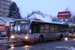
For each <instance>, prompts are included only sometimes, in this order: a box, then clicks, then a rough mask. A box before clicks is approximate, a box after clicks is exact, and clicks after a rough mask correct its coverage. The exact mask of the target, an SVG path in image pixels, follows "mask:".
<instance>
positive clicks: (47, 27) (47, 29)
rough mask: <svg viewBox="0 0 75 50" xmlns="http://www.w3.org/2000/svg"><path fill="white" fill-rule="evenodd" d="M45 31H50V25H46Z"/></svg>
mask: <svg viewBox="0 0 75 50" xmlns="http://www.w3.org/2000/svg"><path fill="white" fill-rule="evenodd" d="M45 33H49V25H45Z"/></svg>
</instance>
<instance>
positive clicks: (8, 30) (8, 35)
mask: <svg viewBox="0 0 75 50" xmlns="http://www.w3.org/2000/svg"><path fill="white" fill-rule="evenodd" d="M7 37H8V41H9V40H10V29H9V28H8V29H7Z"/></svg>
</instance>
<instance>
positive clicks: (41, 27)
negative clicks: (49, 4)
mask: <svg viewBox="0 0 75 50" xmlns="http://www.w3.org/2000/svg"><path fill="white" fill-rule="evenodd" d="M44 32H45V31H44V25H40V33H44Z"/></svg>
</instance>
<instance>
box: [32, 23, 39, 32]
mask: <svg viewBox="0 0 75 50" xmlns="http://www.w3.org/2000/svg"><path fill="white" fill-rule="evenodd" d="M32 32H33V33H39V27H38V25H37V24H34V25H33V26H32Z"/></svg>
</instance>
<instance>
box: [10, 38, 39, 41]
mask: <svg viewBox="0 0 75 50" xmlns="http://www.w3.org/2000/svg"><path fill="white" fill-rule="evenodd" d="M11 40H17V41H39V39H38V38H33V39H21V38H13V39H12V38H11Z"/></svg>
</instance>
